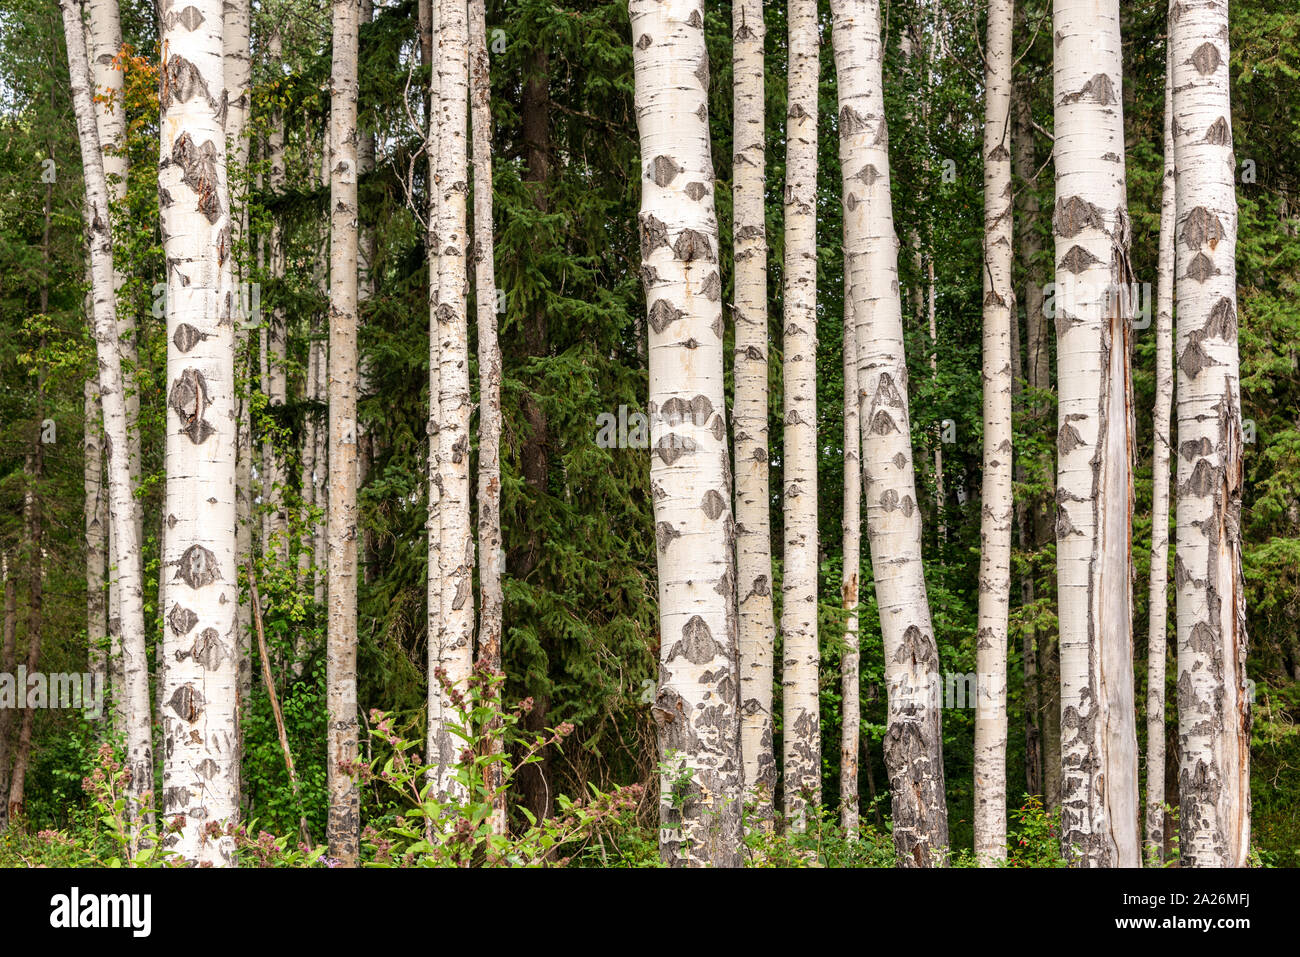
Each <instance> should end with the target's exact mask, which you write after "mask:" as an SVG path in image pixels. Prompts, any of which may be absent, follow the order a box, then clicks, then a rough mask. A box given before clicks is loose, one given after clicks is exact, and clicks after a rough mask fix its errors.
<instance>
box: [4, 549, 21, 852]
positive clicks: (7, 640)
mask: <svg viewBox="0 0 1300 957" xmlns="http://www.w3.org/2000/svg"><path fill="white" fill-rule="evenodd" d="M0 561H3V566H4V567H3V569H0V570H2V571H3V574H4V592H5V597H4V633H3V640H2V642H0V672H3V673H4V674H7V675H11V674H13V673H14V667H15V666H16V664H17V658H18V578H17V576H16V575H15V574H14V569H13V566H12V564H10V561H9V554H8V553H5V554H4V555H3V556H2V557H0ZM17 690H18V689H17V688H15V689H14V691H15V693H17ZM15 703H16V702H15ZM15 713H16V712H15V709H14V708H0V831H3V830H5V828H7V827H8V826H9V779H10V774H9V768H10V758H11V757H12V755H13V722H14V714H15Z"/></svg>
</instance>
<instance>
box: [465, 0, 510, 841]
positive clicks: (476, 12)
mask: <svg viewBox="0 0 1300 957" xmlns="http://www.w3.org/2000/svg"><path fill="white" fill-rule="evenodd" d="M484 6H485V4H484V0H469V34H470V51H471V61H470V82H471V93H470V96H471V100H470V104H471V105H470V109H471V114H472V115H471V124H472V125H471V129H472V133H473V151H474V302H475V307H476V308H475V323H476V325H477V326H478V369H479V420H478V422H479V427H478V428H479V442H478V448H479V453H478V554H479V588H480V597H481V601H482V612H481V617H482V621H481V623H480V627H481V629H482V630H481V632H480V636H479V662H480V663H481V664H482V665H483V666H484V667H486V668H487V669H489V670H490V671H492V672H493V673H495V674H498V675H499V674H501V606H502V603H503V596H502V591H501V573H502V571H503V570H504V569H503V566H504V564H505V554H504V552H503V551H502V548H501V348H500V345H499V343H498V342H497V290H496V266H495V260H494V256H493V250H492V102H491V97H492V77H491V72H490V70H491V64H490V62H489V60H488V47H487V14H486V11H485V9H484ZM499 697H500V696H499V694H494V700H495V699H499ZM497 707H498V708H499V707H500V702H499V700H498V702H497ZM488 731H489V734H490V740H489V742H488V746H489V747H490V748H491V749H492V752H493V753H494V754H499V753H501V750H502V747H503V742H502V740H501V735H500V728H499V723H497V722H494V724H493V727H491V728H489V729H488ZM486 773H487V785H488V787H489V788H490V789H491V790H492V792H493V795H492V831H493V833H495V834H505V833H507V820H506V801H505V798H506V796H505V794H504V792H503V793H500V794H498V793H496V792H497V791H498V790H500V789H501V786H502V766H501V764H500V763H493V764H490V765H488V768H487V772H486Z"/></svg>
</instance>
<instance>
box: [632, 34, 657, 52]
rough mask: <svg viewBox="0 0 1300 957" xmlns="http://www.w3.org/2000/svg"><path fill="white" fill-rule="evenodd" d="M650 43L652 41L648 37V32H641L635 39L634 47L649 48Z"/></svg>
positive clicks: (639, 48)
mask: <svg viewBox="0 0 1300 957" xmlns="http://www.w3.org/2000/svg"><path fill="white" fill-rule="evenodd" d="M652 43H654V41H653V40H651V39H650V34H648V33H643V34H641V38H640V39H639V40H637V41H636V48H637V49H638V50H645V49H647V48H649V46H650V44H652Z"/></svg>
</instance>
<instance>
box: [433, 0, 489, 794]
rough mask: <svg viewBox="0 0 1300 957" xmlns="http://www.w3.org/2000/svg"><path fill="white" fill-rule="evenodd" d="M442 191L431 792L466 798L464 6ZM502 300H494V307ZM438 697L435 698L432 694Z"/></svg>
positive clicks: (451, 11)
mask: <svg viewBox="0 0 1300 957" xmlns="http://www.w3.org/2000/svg"><path fill="white" fill-rule="evenodd" d="M435 6H436V12H435V14H434V18H435V27H434V28H435V30H436V31H437V33H436V37H437V43H436V45H437V48H438V54H437V62H438V71H437V77H438V98H437V102H436V103H435V104H434V109H435V110H436V111H437V113H438V114H439V119H438V140H437V143H436V145H437V150H438V167H437V179H436V181H435V186H434V188H436V189H437V190H438V191H439V199H438V219H437V228H436V231H435V233H434V237H435V240H436V242H437V244H438V273H437V275H438V286H437V290H436V291H435V293H434V301H433V317H432V318H433V320H434V328H431V329H430V334H431V335H436V337H437V362H438V422H437V431H436V438H437V472H436V474H435V477H434V480H435V484H436V485H437V487H438V522H439V532H438V543H439V548H438V582H437V587H438V589H439V595H438V612H439V615H438V630H437V633H436V638H435V636H433V635H431V636H430V641H436V643H437V661H436V662H435V663H433V664H434V668H433V669H432V670H431V671H430V674H429V680H430V682H431V683H432V684H438V685H439V687H438V688H437V689H436V700H435V701H434V702H432V703H433V705H435V708H431V710H430V715H429V724H430V734H431V735H436V741H435V743H436V745H437V752H436V753H431V754H430V756H429V757H430V764H432V765H433V766H434V768H435V785H434V792H435V793H436V794H439V795H443V796H446V797H462V796H463V788H462V787H461V786H460V784H459V782H457V781H455V767H456V764H457V763H458V762H457V758H456V754H457V752H458V750H459V748H458V746H457V745H456V743H455V742H456V740H457V739H456V738H455V737H454V735H453V734H452V733H451V732H450V726H451V725H452V724H458V723H460V721H461V719H460V716H458V715H457V714H456V713H455V711H454V708H453V705H452V701H451V697H450V694H449V693H448V690H447V689H445V688H443V687H441V684H442V682H444V681H445V682H446V683H447V684H448V685H454V686H458V687H459V688H460V689H461V690H463V689H464V687H465V682H466V681H467V679H468V678H469V676H470V672H471V670H472V668H473V654H474V601H473V569H474V535H473V532H472V530H471V524H470V500H469V494H470V483H469V459H470V454H469V442H470V437H469V432H470V388H469V327H468V306H469V303H468V300H467V296H466V292H467V291H468V288H469V279H468V276H467V274H466V259H467V258H468V254H469V253H470V244H469V237H468V230H467V225H468V222H467V202H466V199H467V197H466V193H467V192H468V183H469V169H468V166H467V162H466V157H467V154H468V150H467V149H466V145H467V144H466V136H467V133H468V121H469V75H470V74H469V14H468V5H467V3H466V2H465V0H436V4H435ZM495 299H496V295H495V292H494V293H493V303H494V304H495ZM434 690H435V689H432V688H431V689H430V693H431V694H434Z"/></svg>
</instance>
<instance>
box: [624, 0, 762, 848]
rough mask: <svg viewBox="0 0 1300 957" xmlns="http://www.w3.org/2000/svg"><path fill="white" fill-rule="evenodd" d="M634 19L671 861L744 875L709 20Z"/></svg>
mask: <svg viewBox="0 0 1300 957" xmlns="http://www.w3.org/2000/svg"><path fill="white" fill-rule="evenodd" d="M629 13H630V15H631V21H632V37H633V71H634V77H635V84H636V114H637V127H638V131H639V133H640V141H641V212H640V217H639V223H640V233H641V277H642V280H643V282H644V285H645V291H646V305H647V316H648V320H649V326H650V332H649V336H650V343H649V361H650V397H649V402H648V405H647V408H648V411H649V413H650V419H651V442H652V444H653V445H652V454H651V459H650V487H651V492H652V498H653V500H654V518H655V538H656V543H657V551H658V566H659V616H660V642H659V689H658V694H657V695H656V697H655V703H654V707H653V714H654V717H655V722H656V724H657V726H658V732H659V751H660V759H661V761H662V765H661V767H662V771H661V774H660V797H659V818H660V832H659V847H660V856H661V857H662V858H663V860H664V861H665V862H666V863H667V864H669V865H670V866H677V867H681V866H703V865H713V866H725V867H738V866H740V864H741V819H742V814H741V811H742V800H743V788H744V781H743V779H742V773H743V772H742V765H741V753H740V707H739V705H740V695H739V685H738V683H737V677H736V667H737V664H738V660H737V653H736V652H737V648H736V628H737V622H736V593H735V559H734V552H733V551H732V549H733V547H734V544H735V535H734V529H735V525H734V519H733V516H732V510H731V502H732V498H731V493H732V488H731V474H730V473H731V469H730V462H729V459H728V454H727V428H726V396H725V391H724V383H723V356H722V335H723V324H722V282H721V277H720V275H719V273H718V251H719V250H718V222H717V218H716V213H715V210H714V189H715V182H714V175H713V160H712V156H711V155H710V148H709V117H708V105H707V104H708V78H709V61H708V51H707V50H706V48H705V43H704V4H703V3H702V2H701V0H691V2H688V3H685V4H679V5H667V4H662V3H659V2H657V0H631V2H630V4H629ZM687 345H689V348H684V346H687Z"/></svg>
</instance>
